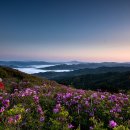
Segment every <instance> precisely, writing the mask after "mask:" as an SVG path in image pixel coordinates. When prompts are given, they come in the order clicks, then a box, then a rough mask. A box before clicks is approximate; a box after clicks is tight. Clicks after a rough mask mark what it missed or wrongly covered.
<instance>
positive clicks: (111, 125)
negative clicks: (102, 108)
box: [109, 120, 117, 128]
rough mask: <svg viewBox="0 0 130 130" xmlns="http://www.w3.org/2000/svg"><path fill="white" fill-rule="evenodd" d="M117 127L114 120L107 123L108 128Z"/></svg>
mask: <svg viewBox="0 0 130 130" xmlns="http://www.w3.org/2000/svg"><path fill="white" fill-rule="evenodd" d="M116 126H117V123H116V122H115V121H114V120H111V121H109V127H110V128H114V127H116Z"/></svg>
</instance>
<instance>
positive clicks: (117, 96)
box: [0, 83, 130, 130]
mask: <svg viewBox="0 0 130 130" xmlns="http://www.w3.org/2000/svg"><path fill="white" fill-rule="evenodd" d="M21 84H23V83H21ZM5 129H21V130H25V129H27V130H33V129H38V130H42V129H45V130H129V129H130V95H127V94H123V93H113V94H111V93H109V92H99V91H85V90H76V89H73V88H70V87H66V86H54V85H52V84H51V85H49V84H43V86H34V87H32V88H23V89H19V90H18V89H15V90H14V92H13V93H5V92H4V93H2V92H1V93H0V130H5Z"/></svg>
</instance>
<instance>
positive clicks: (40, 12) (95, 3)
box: [0, 0, 130, 62]
mask: <svg viewBox="0 0 130 130" xmlns="http://www.w3.org/2000/svg"><path fill="white" fill-rule="evenodd" d="M0 60H43V61H70V60H78V61H86V62H111V61H114V62H130V0H0Z"/></svg>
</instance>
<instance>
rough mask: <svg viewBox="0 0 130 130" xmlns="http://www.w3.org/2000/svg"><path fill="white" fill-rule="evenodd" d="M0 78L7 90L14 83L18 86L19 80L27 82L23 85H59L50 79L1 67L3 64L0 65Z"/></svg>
mask: <svg viewBox="0 0 130 130" xmlns="http://www.w3.org/2000/svg"><path fill="white" fill-rule="evenodd" d="M0 78H2V79H3V83H4V85H5V87H6V90H7V91H11V90H12V87H13V85H14V83H15V85H16V84H17V86H18V87H19V83H20V82H21V81H24V82H28V84H26V85H24V87H28V86H29V87H30V86H35V85H43V84H49V85H54V86H60V85H59V84H58V83H56V82H55V81H50V80H47V79H45V78H39V77H37V76H33V75H30V74H26V73H23V72H20V71H18V70H15V69H11V68H9V67H3V66H0Z"/></svg>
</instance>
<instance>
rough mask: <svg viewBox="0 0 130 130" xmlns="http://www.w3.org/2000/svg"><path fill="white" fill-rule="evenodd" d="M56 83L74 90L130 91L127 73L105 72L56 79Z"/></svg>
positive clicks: (128, 73) (129, 78) (129, 80)
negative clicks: (69, 86) (71, 87)
mask: <svg viewBox="0 0 130 130" xmlns="http://www.w3.org/2000/svg"><path fill="white" fill-rule="evenodd" d="M56 81H57V82H58V83H61V84H65V85H71V86H73V87H75V88H80V89H86V90H89V89H90V90H98V89H101V90H103V91H110V92H119V91H121V90H123V91H128V90H130V71H129V72H107V73H99V74H86V75H80V76H73V77H61V78H59V79H56Z"/></svg>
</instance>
